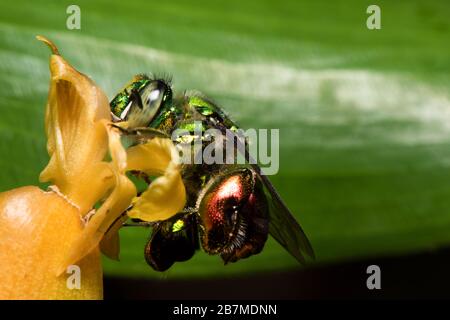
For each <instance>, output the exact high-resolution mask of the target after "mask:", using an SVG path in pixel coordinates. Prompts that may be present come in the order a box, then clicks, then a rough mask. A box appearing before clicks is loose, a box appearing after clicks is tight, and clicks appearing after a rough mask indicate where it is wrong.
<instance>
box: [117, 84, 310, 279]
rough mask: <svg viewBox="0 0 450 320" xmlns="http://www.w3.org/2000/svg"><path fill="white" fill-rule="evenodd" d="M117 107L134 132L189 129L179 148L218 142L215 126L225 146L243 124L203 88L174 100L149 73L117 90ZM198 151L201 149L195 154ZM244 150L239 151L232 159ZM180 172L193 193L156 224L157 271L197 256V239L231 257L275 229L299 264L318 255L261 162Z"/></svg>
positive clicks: (151, 257) (151, 256)
mask: <svg viewBox="0 0 450 320" xmlns="http://www.w3.org/2000/svg"><path fill="white" fill-rule="evenodd" d="M111 112H112V114H113V119H114V120H115V121H127V122H128V127H129V129H130V130H131V131H130V132H137V131H146V129H147V128H151V130H154V131H156V132H160V133H161V134H163V135H165V136H167V137H172V133H174V132H175V130H177V129H180V130H184V133H183V134H182V135H181V136H177V138H176V139H172V141H173V142H174V143H175V144H179V147H180V146H181V145H183V146H185V145H187V146H188V148H193V145H192V146H191V145H190V144H189V142H194V141H198V139H201V145H202V146H203V147H204V146H205V145H207V144H209V143H211V141H210V140H209V139H207V138H205V135H204V133H205V132H206V131H207V130H208V129H215V130H216V131H218V132H220V134H221V135H220V137H219V138H220V140H218V141H219V142H218V145H219V147H222V148H223V149H225V145H226V142H227V139H229V136H227V132H232V133H235V132H237V130H238V126H237V125H236V124H235V123H234V122H233V121H232V120H231V119H230V118H229V117H228V116H227V115H226V114H225V113H224V112H223V110H222V109H221V108H219V107H218V106H217V105H216V104H215V103H214V102H212V101H211V100H210V99H209V98H207V97H205V96H204V95H203V94H201V93H198V92H187V93H184V94H181V95H179V96H176V97H174V98H172V91H171V88H170V85H168V84H167V83H166V82H165V81H164V80H161V79H150V78H148V77H145V76H136V77H135V78H134V79H133V80H132V82H131V83H130V84H128V85H127V86H126V87H125V88H124V89H123V90H122V91H121V92H119V93H118V94H117V96H116V97H115V98H114V99H113V100H112V101H111ZM215 138H216V137H214V139H215ZM137 141H140V142H137V143H142V141H141V140H137ZM180 144H181V145H180ZM191 150H192V149H191ZM196 152H197V153H196ZM199 152H202V151H201V150H200V151H199ZM197 155H198V151H195V152H194V158H195V157H196V156H197ZM237 156H238V152H234V153H233V157H234V158H236V157H237ZM200 157H201V155H200ZM247 160H248V159H247ZM181 175H182V179H183V182H184V185H185V189H186V194H187V201H186V206H185V210H184V211H183V212H180V213H179V214H177V215H176V216H174V217H173V218H171V219H169V220H166V221H161V222H159V223H157V224H156V225H155V226H154V227H153V233H152V237H151V239H150V241H149V242H148V244H147V246H146V249H145V256H146V260H147V262H148V263H149V265H150V266H152V267H153V268H154V269H155V270H158V271H164V270H166V269H167V268H169V267H170V266H171V265H172V264H173V263H174V262H176V261H185V260H188V259H190V257H191V256H192V255H193V254H194V252H195V251H196V250H197V249H198V248H199V241H198V240H199V239H198V237H200V240H201V241H200V242H201V244H202V247H203V249H204V250H205V251H206V252H207V253H209V254H220V255H221V257H222V259H223V260H224V262H225V263H227V262H234V261H237V260H239V259H242V258H246V257H249V256H251V255H254V254H257V253H259V252H260V251H261V250H262V249H263V247H264V244H265V242H266V240H267V237H268V234H269V232H270V233H271V234H272V236H274V237H275V239H276V240H277V241H278V242H279V243H280V244H281V245H283V246H284V247H285V248H286V249H287V250H288V251H289V252H290V253H291V254H292V255H293V256H295V257H296V258H297V259H298V260H299V261H300V262H303V261H304V256H303V255H304V254H307V255H309V256H313V251H312V248H311V246H310V244H309V241H308V239H307V238H306V236H305V234H304V233H303V231H302V229H301V228H300V226H299V225H298V223H297V222H296V220H295V219H294V218H293V216H292V214H291V213H290V212H289V210H288V209H287V207H286V206H285V205H284V203H283V202H282V200H281V199H280V197H279V196H278V194H277V193H276V191H275V189H274V188H273V186H272V185H271V183H270V181H269V180H268V179H267V178H266V177H265V176H262V175H261V174H260V170H259V167H257V166H256V165H250V164H223V162H222V163H212V164H206V163H205V162H202V161H200V162H198V163H197V162H196V161H192V162H190V163H184V164H183V165H182V170H181ZM269 229H270V231H269ZM177 248H179V249H177Z"/></svg>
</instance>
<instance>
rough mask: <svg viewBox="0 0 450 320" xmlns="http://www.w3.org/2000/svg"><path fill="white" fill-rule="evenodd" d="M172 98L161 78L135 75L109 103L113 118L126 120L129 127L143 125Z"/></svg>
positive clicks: (168, 88) (147, 123) (169, 89)
mask: <svg viewBox="0 0 450 320" xmlns="http://www.w3.org/2000/svg"><path fill="white" fill-rule="evenodd" d="M171 100H172V89H171V88H170V85H169V84H168V82H166V81H164V80H162V79H150V78H149V77H147V76H137V77H135V78H134V79H133V80H132V81H131V83H130V84H129V85H127V86H126V87H125V88H124V89H123V90H122V91H121V92H120V93H119V94H117V95H116V96H115V97H114V99H113V100H112V101H111V103H110V107H111V113H112V115H113V120H114V121H116V122H118V121H128V122H129V126H130V127H145V126H148V125H149V124H150V122H151V121H152V120H153V119H154V117H155V116H156V114H157V113H158V111H159V110H161V108H162V107H163V106H164V105H165V104H166V103H169V102H170V101H171Z"/></svg>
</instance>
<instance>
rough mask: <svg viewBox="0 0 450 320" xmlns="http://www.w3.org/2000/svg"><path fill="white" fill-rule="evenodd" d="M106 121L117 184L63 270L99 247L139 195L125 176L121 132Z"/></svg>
mask: <svg viewBox="0 0 450 320" xmlns="http://www.w3.org/2000/svg"><path fill="white" fill-rule="evenodd" d="M102 124H103V125H104V126H105V127H107V128H108V130H107V132H108V137H109V149H110V153H111V158H112V162H111V163H110V164H109V165H110V169H111V172H112V173H113V174H114V179H115V182H114V187H113V188H112V190H111V193H110V195H109V196H108V198H107V199H106V200H105V201H104V202H103V204H102V205H101V207H100V208H99V209H98V210H97V212H95V214H94V215H93V217H92V219H91V220H89V221H88V223H87V224H86V227H85V228H84V230H83V232H82V234H81V236H80V237H79V238H78V239H77V240H76V241H75V243H74V245H73V246H72V247H71V249H70V250H69V253H68V254H67V256H66V259H65V261H64V262H63V263H62V264H61V266H60V268H59V269H58V270H59V272H63V271H64V270H65V268H66V267H67V266H68V265H70V264H73V263H75V262H76V261H78V260H80V259H81V258H83V257H84V256H86V255H87V254H88V253H90V252H91V251H92V250H93V249H95V248H96V247H97V246H98V245H99V243H100V241H101V240H102V238H103V236H104V235H105V233H106V232H108V231H109V229H110V227H111V226H113V225H114V223H115V222H116V220H117V219H120V217H121V215H122V214H123V212H125V211H126V209H127V208H128V206H129V205H130V203H131V201H132V199H133V198H134V197H135V196H136V188H135V186H134V184H133V183H132V182H131V180H129V179H128V178H127V176H126V175H125V170H126V163H127V162H126V161H127V158H126V151H125V149H124V148H123V146H122V144H121V142H120V133H119V132H118V131H117V130H116V129H113V128H111V127H109V125H108V123H107V122H106V121H104V122H102Z"/></svg>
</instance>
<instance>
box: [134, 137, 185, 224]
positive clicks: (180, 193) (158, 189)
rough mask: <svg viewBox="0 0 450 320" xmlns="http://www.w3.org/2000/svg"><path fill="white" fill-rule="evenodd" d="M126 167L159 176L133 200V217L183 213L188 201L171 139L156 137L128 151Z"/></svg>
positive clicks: (153, 218) (147, 218) (166, 216)
mask: <svg viewBox="0 0 450 320" xmlns="http://www.w3.org/2000/svg"><path fill="white" fill-rule="evenodd" d="M127 159H128V160H127V161H128V164H127V169H128V170H139V171H143V172H145V173H147V174H149V175H161V174H162V176H160V177H158V178H156V179H155V180H154V181H153V182H152V183H151V184H150V186H149V188H148V189H147V190H146V191H145V192H144V193H142V195H141V196H140V197H137V198H135V199H134V200H133V208H132V209H131V210H130V211H129V212H128V216H129V217H131V218H139V219H141V220H144V221H149V222H150V221H158V220H166V219H169V218H170V217H172V216H173V215H174V214H176V213H178V212H180V211H181V210H182V209H183V208H184V205H185V203H186V190H185V188H184V184H183V180H182V179H181V174H180V169H181V164H180V163H179V156H178V152H177V150H176V148H175V146H174V145H173V143H172V141H171V140H170V139H164V138H153V139H151V140H149V141H148V142H147V143H145V144H140V145H137V146H134V147H130V148H129V149H128V150H127Z"/></svg>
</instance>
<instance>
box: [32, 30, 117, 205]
mask: <svg viewBox="0 0 450 320" xmlns="http://www.w3.org/2000/svg"><path fill="white" fill-rule="evenodd" d="M38 39H39V40H41V41H43V42H45V43H46V44H47V45H48V46H49V47H50V48H51V49H52V51H53V54H52V55H51V57H50V72H51V81H50V91H49V96H48V103H47V108H46V117H45V126H46V131H47V138H48V142H47V150H48V153H49V155H50V161H49V164H48V165H47V167H46V168H45V169H44V170H43V171H42V173H41V176H40V180H41V182H48V181H50V182H52V183H53V184H55V185H56V186H57V187H58V188H59V190H60V191H61V192H62V193H63V194H65V195H66V196H67V197H69V198H70V199H71V201H73V202H74V203H76V204H77V205H79V206H80V209H81V212H83V213H86V212H88V211H89V209H90V208H91V207H92V206H93V205H94V204H95V202H96V201H97V200H98V199H99V198H100V197H101V196H102V192H104V190H105V188H107V187H108V182H107V181H106V180H107V179H106V177H105V174H107V173H106V172H105V169H104V165H103V164H99V163H100V162H101V161H103V159H104V157H105V155H106V152H107V148H108V139H107V137H106V131H105V128H104V126H103V125H102V124H101V123H100V122H101V120H102V119H108V120H109V119H110V117H111V116H110V110H109V103H108V99H107V97H106V95H105V94H104V93H103V91H102V90H101V89H100V88H99V87H98V86H96V85H95V83H94V82H92V80H90V79H89V78H88V77H87V76H85V75H84V74H82V73H80V72H78V71H77V70H75V69H74V68H73V67H72V66H71V65H70V64H69V63H68V62H67V61H66V60H65V59H64V58H62V57H61V56H60V55H59V53H58V50H57V49H56V47H55V45H54V44H53V43H51V42H50V41H49V40H47V39H45V38H44V37H38ZM100 167H102V168H100ZM109 183H111V181H110V182H109Z"/></svg>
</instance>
